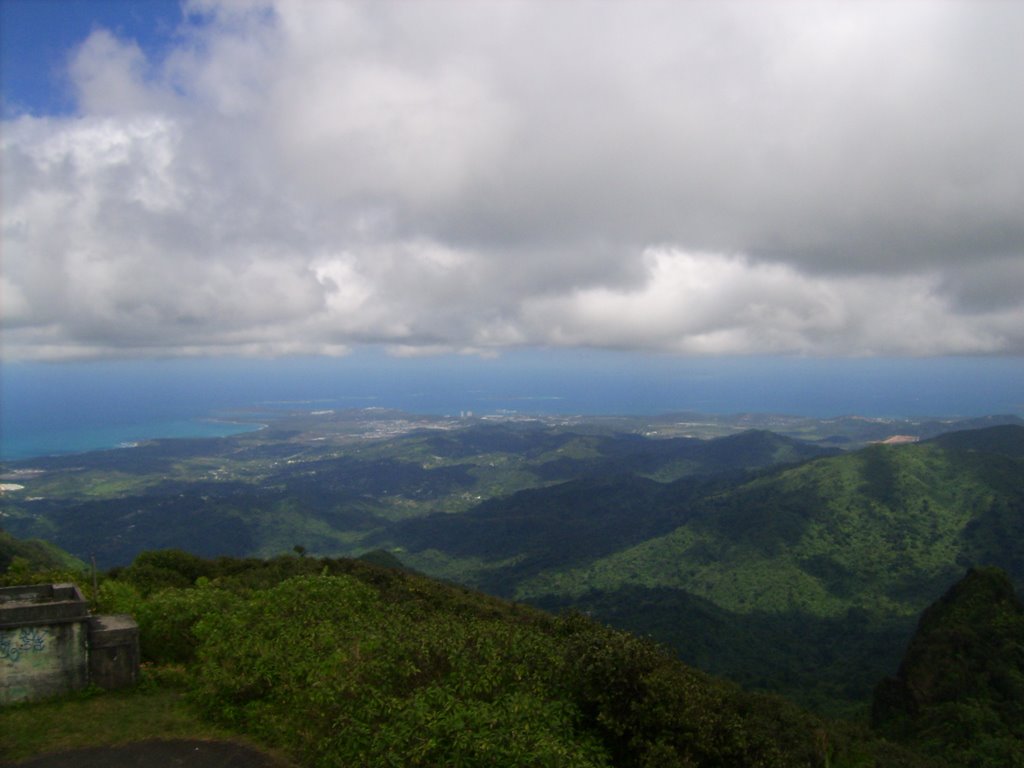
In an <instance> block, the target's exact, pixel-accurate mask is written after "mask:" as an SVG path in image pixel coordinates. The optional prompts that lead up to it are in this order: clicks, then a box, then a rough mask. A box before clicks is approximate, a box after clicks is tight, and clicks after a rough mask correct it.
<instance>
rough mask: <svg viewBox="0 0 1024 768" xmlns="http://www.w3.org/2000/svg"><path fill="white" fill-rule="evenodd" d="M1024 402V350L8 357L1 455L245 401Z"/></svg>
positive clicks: (198, 419) (911, 407)
mask: <svg viewBox="0 0 1024 768" xmlns="http://www.w3.org/2000/svg"><path fill="white" fill-rule="evenodd" d="M368 406H376V407H387V408H397V409H401V410H405V411H409V412H413V413H426V414H458V413H460V412H465V411H471V412H473V413H475V414H477V415H485V414H491V413H498V412H510V411H511V412H517V413H543V414H556V413H572V414H595V415H597V414H637V415H651V414H656V413H668V412H675V411H697V412H703V413H720V414H721V413H753V412H757V413H785V414H792V415H804V416H812V417H819V418H824V417H830V416H841V415H851V414H857V415H862V416H877V417H922V416H937V417H955V416H981V415H988V414H1005V413H1013V414H1018V415H1024V359H1021V358H938V359H936V358H926V359H909V360H908V359H899V360H893V359H874V358H872V359H858V360H851V359H839V360H837V359H828V360H823V359H809V358H714V359H710V358H707V359H704V358H701V359H692V358H687V359H683V358H673V357H667V356H656V355H642V354H637V353H625V352H621V353H620V352H599V351H544V352H535V351H530V352H527V351H519V352H509V353H505V354H503V355H502V356H500V357H498V358H495V359H481V358H479V357H474V356H455V355H452V356H443V357H429V358H392V357H387V356H385V355H383V354H380V353H374V352H368V351H364V352H357V353H355V354H353V355H351V356H349V357H344V358H299V359H277V360H251V359H218V360H199V359H193V360H157V361H106V362H87V363H86V362H82V363H60V364H41V363H8V364H4V365H3V367H2V369H0V459H2V460H15V459H25V458H32V457H36V456H43V455H52V454H62V453H74V452H81V451H88V450H95V449H102V448H112V447H117V446H119V445H126V444H131V443H134V442H137V441H140V440H145V439H151V438H160V437H212V436H218V435H227V434H232V433H234V432H238V431H242V430H246V429H255V428H258V423H256V422H257V421H258V419H257V418H255V417H254V418H252V420H247V417H246V416H245V413H244V412H245V411H247V410H252V411H253V412H254V414H255V412H258V411H264V412H265V411H266V410H268V409H270V410H273V409H288V408H300V409H309V410H318V409H324V408H359V407H368Z"/></svg>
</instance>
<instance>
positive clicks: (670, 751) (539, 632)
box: [0, 551, 926, 768]
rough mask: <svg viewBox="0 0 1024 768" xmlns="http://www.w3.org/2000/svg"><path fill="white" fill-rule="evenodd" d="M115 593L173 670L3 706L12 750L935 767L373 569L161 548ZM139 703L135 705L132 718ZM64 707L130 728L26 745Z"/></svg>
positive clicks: (117, 606)
mask: <svg viewBox="0 0 1024 768" xmlns="http://www.w3.org/2000/svg"><path fill="white" fill-rule="evenodd" d="M190 581H191V583H188V582H190ZM100 600H101V603H102V606H103V608H104V609H105V610H124V609H126V608H130V609H133V610H134V611H135V614H136V616H137V618H138V621H139V624H140V632H141V637H142V647H143V654H144V657H145V658H146V660H147V661H148V662H149V663H157V664H159V665H160V666H158V667H156V668H155V669H156V670H157V671H156V672H155V673H154V672H150V673H148V674H147V676H146V680H147V682H146V684H145V685H144V686H143V687H142V688H140V689H139V690H137V691H135V692H129V693H118V694H110V695H104V696H95V697H88V696H87V697H86V700H87V701H95V702H97V703H95V704H89V706H78V705H77V704H76V702H75V701H72V702H67V701H65V702H57V703H52V704H51V703H44V704H40V705H22V706H20V707H14V708H11V709H9V710H5V711H3V712H0V731H2V732H3V733H4V737H3V742H2V743H3V749H4V753H3V756H4V757H8V758H13V757H19V756H25V755H30V754H33V753H34V752H36V751H38V750H41V749H53V748H56V747H58V746H68V745H73V744H82V743H93V744H97V743H118V742H121V741H122V740H125V739H131V738H138V737H140V736H143V735H151V734H152V732H153V731H152V730H151V729H152V727H153V726H154V725H160V726H162V727H164V728H165V729H166V733H165V735H187V736H192V735H195V734H196V733H197V732H202V733H205V734H207V735H211V736H215V735H217V734H226V735H228V736H232V737H233V736H237V735H240V734H241V735H244V736H245V737H246V738H249V739H252V740H254V741H256V742H257V743H260V744H262V745H264V746H266V747H272V748H278V749H281V750H283V751H284V752H285V753H286V754H288V755H289V756H291V758H292V759H294V760H296V761H297V762H298V763H299V764H301V765H308V766H333V765H366V766H387V765H402V766H407V765H409V766H414V765H424V766H434V765H463V766H490V765H509V766H517V765H520V766H537V765H540V766H544V765H547V766H629V767H632V766H650V767H651V768H654V767H655V766H657V767H658V768H663V767H666V766H667V767H671V766H690V767H697V766H748V765H759V766H766V767H768V766H778V767H779V768H783V767H785V768H791V767H798V766H808V767H814V768H821V767H822V766H834V767H835V768H843V767H844V766H849V767H850V768H853V766H868V765H885V766H893V767H894V768H898V767H899V766H905V767H906V768H915V767H918V766H921V767H923V766H924V765H926V763H925V762H923V761H922V760H921V759H919V758H918V757H917V756H916V755H915V753H914V752H913V751H910V750H908V749H904V748H901V747H899V746H896V745H894V744H892V743H889V742H886V741H882V740H880V739H878V738H876V737H874V736H872V735H871V734H869V733H867V732H865V731H861V730H858V729H856V728H854V727H852V726H849V725H846V724H843V723H834V722H829V721H826V720H824V719H822V718H820V717H817V716H814V715H811V714H808V713H806V712H804V711H801V710H800V709H798V708H796V707H794V706H792V705H791V704H789V703H787V702H786V701H784V700H782V699H779V698H774V697H769V696H765V695H762V694H752V693H746V692H744V691H742V690H740V689H739V688H738V687H736V686H734V685H732V684H729V683H725V682H723V681H721V680H718V679H715V678H713V677H710V676H708V675H706V674H704V673H702V672H699V671H697V670H695V669H692V668H690V667H687V666H686V665H684V664H682V663H680V662H679V661H677V660H676V659H675V658H674V657H673V656H672V654H670V653H667V652H666V651H665V650H663V649H662V648H660V647H658V646H656V645H654V644H652V643H651V642H649V641H646V640H643V639H640V638H637V637H635V636H632V635H629V634H627V633H624V632H621V631H616V630H612V629H609V628H606V627H603V626H601V625H600V624H597V623H595V622H593V621H591V620H589V619H587V618H585V617H583V616H582V615H580V614H568V615H565V616H563V617H560V618H556V617H553V616H551V615H549V614H545V613H541V612H539V611H536V610H534V609H531V608H527V607H524V606H521V605H516V604H511V603H507V602H504V601H501V600H498V599H496V598H492V597H488V596H486V595H484V594H481V593H477V592H472V591H469V590H466V589H464V588H459V587H454V586H449V585H444V584H440V583H438V582H435V581H432V580H430V579H428V578H425V577H423V576H419V575H416V574H413V573H410V572H408V571H404V570H400V569H394V568H381V567H379V566H375V565H373V564H370V563H367V562H364V561H357V560H344V559H317V558H312V557H294V556H289V557H279V558H274V559H272V560H266V561H264V560H237V559H232V558H219V559H217V560H203V559H199V558H196V557H194V556H192V555H188V554H186V553H183V552H175V551H169V552H151V553H145V554H144V555H141V556H140V557H139V558H137V559H136V561H135V562H134V563H133V564H132V565H131V566H130V567H127V568H124V569H121V570H119V571H117V572H114V573H111V574H108V575H107V578H106V579H105V580H104V583H103V584H102V586H101V589H100ZM180 685H184V686H185V690H186V691H187V694H186V699H185V701H184V702H182V700H181V699H179V698H178V697H177V695H176V691H177V690H178V686H180ZM76 698H80V697H76ZM123 703H124V704H123ZM122 706H125V711H126V710H127V709H131V708H133V707H135V708H136V710H135V711H134V712H133V713H132V714H131V715H130V716H128V715H125V716H123V717H122V716H119V714H118V713H120V712H122V711H123V710H122V709H121V707H122ZM65 707H66V708H67V709H62V708H65ZM58 713H59V714H65V715H71V714H73V715H74V717H75V718H77V719H78V720H79V721H82V722H84V723H89V722H90V721H91V718H93V717H105V718H110V719H112V720H114V721H117V722H116V724H111V725H109V726H103V727H102V728H99V727H98V728H96V729H95V732H94V733H93V734H92V735H91V736H90V737H85V736H84V735H83V734H82V733H81V731H82V730H85V729H80V728H78V727H77V726H76V727H75V728H72V729H71V730H72V731H74V732H75V733H73V734H72V735H71V736H69V737H63V736H58V735H53V736H50V737H47V736H43V737H40V736H39V729H35V733H34V734H33V733H29V731H30V730H31V729H30V728H29V727H27V726H26V722H27V718H29V717H32V716H47V715H53V714H58ZM147 714H148V715H150V716H152V717H153V718H154V722H152V723H149V722H148V721H147V722H143V721H141V720H140V718H145V716H146V715H147ZM197 718H198V719H197ZM37 722H38V721H37ZM106 728H110V729H111V730H105V729H106Z"/></svg>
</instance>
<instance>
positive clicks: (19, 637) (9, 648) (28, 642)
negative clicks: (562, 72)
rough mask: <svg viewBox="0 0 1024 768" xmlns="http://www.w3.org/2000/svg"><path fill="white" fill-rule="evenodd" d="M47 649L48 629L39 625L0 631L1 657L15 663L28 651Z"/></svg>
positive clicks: (38, 651) (35, 651)
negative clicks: (41, 628) (42, 628)
mask: <svg viewBox="0 0 1024 768" xmlns="http://www.w3.org/2000/svg"><path fill="white" fill-rule="evenodd" d="M45 650H46V630H45V629H44V630H40V629H39V628H38V627H22V628H21V629H11V630H8V631H6V632H0V659H5V660H7V661H10V662H12V663H14V664H17V663H18V660H19V659H20V658H21V657H22V655H23V654H26V653H40V652H41V651H45Z"/></svg>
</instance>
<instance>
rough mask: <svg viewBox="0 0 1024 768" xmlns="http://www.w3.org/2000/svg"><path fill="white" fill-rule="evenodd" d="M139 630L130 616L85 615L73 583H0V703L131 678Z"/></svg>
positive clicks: (86, 608)
mask: <svg viewBox="0 0 1024 768" xmlns="http://www.w3.org/2000/svg"><path fill="white" fill-rule="evenodd" d="M138 668H139V629H138V626H137V625H136V624H135V622H134V620H132V618H131V617H130V616H90V615H89V604H88V603H87V602H86V600H85V598H84V597H83V596H82V593H81V591H79V589H78V587H76V586H75V585H74V584H36V585H32V586H24V587H4V588H0V705H4V704H13V703H16V702H20V701H32V700H35V699H42V698H46V697H48V696H55V695H58V694H61V693H67V692H68V691H74V690H77V689H79V688H84V687H85V686H87V685H89V684H90V683H92V684H94V685H98V686H100V687H103V688H120V687H123V686H126V685H131V684H132V683H134V682H135V681H136V679H137V676H138Z"/></svg>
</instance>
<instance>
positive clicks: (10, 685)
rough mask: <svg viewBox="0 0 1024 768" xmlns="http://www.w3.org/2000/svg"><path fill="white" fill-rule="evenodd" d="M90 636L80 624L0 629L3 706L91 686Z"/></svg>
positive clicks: (81, 623)
mask: <svg viewBox="0 0 1024 768" xmlns="http://www.w3.org/2000/svg"><path fill="white" fill-rule="evenodd" d="M87 634H88V633H87V631H86V624H85V623H84V622H81V621H76V622H68V623H62V624H49V625H47V624H43V625H37V626H28V627H17V628H8V629H0V705H3V704H13V703H15V702H19V701H31V700H33V699H42V698H46V697H48V696H56V695H58V694H61V693H66V692H68V691H74V690H78V689H79V688H84V687H85V686H86V685H88V684H89V661H88V659H89V657H88V650H87V647H86V637H87Z"/></svg>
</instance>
